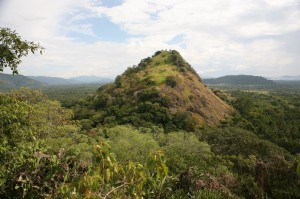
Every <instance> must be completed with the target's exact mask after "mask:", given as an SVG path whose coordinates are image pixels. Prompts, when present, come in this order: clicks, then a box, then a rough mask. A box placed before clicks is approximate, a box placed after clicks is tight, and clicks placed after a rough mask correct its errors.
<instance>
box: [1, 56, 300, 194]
mask: <svg viewBox="0 0 300 199" xmlns="http://www.w3.org/2000/svg"><path fill="white" fill-rule="evenodd" d="M159 74H162V75H161V76H160V75H159ZM98 87H99V86H97V85H94V86H89V85H84V86H79V87H75V86H63V87H62V86H61V87H58V86H56V87H48V88H45V89H43V92H44V93H46V94H47V95H48V96H47V95H45V94H43V93H42V92H41V91H37V90H30V89H27V88H22V89H19V90H13V91H9V92H6V93H0V157H1V158H0V198H174V199H175V198H299V197H300V176H299V170H300V169H299V165H298V164H297V163H298V161H299V154H300V145H299V143H300V137H299V135H300V132H299V124H300V109H299V107H300V106H299V105H300V104H299V103H300V102H299V99H300V92H299V88H298V87H296V86H295V87H293V88H290V89H280V87H274V89H271V88H270V87H269V89H268V90H266V89H264V90H263V89H262V87H260V88H259V89H258V90H257V89H253V87H252V86H249V87H244V88H245V90H243V91H241V90H237V89H233V88H232V87H229V88H228V87H227V88H228V89H226V90H225V89H224V88H225V87H224V85H223V86H222V87H220V88H219V89H217V88H216V87H214V92H212V91H210V90H209V89H208V88H207V87H205V86H204V85H203V84H202V82H201V80H200V78H199V77H198V75H195V72H194V71H193V69H192V68H191V67H190V66H189V65H188V64H187V63H186V62H185V61H184V60H183V59H182V57H181V56H180V55H179V54H178V52H176V51H158V52H156V53H155V54H154V56H152V57H151V58H146V59H144V60H142V61H141V63H140V64H139V65H138V66H136V67H132V68H129V69H127V71H126V72H125V73H124V74H123V75H120V76H118V77H117V78H116V80H115V83H114V84H108V85H104V86H102V87H100V88H99V89H98ZM97 89H98V90H97ZM220 89H222V91H221V90H220ZM216 95H218V96H219V97H217V96H216ZM220 98H221V99H222V100H224V101H226V102H227V103H228V104H230V105H231V106H232V107H233V108H231V107H230V106H229V105H226V104H225V103H224V102H223V101H221V100H220ZM56 100H58V101H56ZM224 104H225V105H224ZM211 107H214V108H215V107H217V108H218V109H217V110H218V111H216V110H215V109H214V108H211ZM224 110H226V111H224ZM216 112H221V114H223V115H222V117H220V118H217V119H216V117H218V114H217V113H216ZM212 113H213V114H212ZM224 113H228V114H227V117H224ZM297 173H298V174H297Z"/></svg>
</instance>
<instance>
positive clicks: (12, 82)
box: [0, 73, 113, 90]
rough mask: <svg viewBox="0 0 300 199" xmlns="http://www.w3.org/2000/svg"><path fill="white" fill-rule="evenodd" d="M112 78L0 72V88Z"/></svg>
mask: <svg viewBox="0 0 300 199" xmlns="http://www.w3.org/2000/svg"><path fill="white" fill-rule="evenodd" d="M112 81H113V80H112V79H109V78H105V77H97V76H78V77H72V78H69V79H66V78H60V77H47V76H24V75H11V74H5V73H0V89H4V90H7V89H16V88H20V87H30V88H39V87H44V86H54V85H76V84H78V85H79V84H103V83H108V82H112Z"/></svg>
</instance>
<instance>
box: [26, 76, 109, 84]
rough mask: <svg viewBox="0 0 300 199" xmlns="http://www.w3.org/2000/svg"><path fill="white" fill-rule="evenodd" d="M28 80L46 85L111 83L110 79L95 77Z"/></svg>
mask: <svg viewBox="0 0 300 199" xmlns="http://www.w3.org/2000/svg"><path fill="white" fill-rule="evenodd" d="M29 78H31V79H34V80H37V81H40V82H44V83H46V84H48V85H71V84H99V83H107V82H112V81H113V80H112V79H109V78H105V77H97V76H78V77H71V78H69V79H66V78H61V77H46V76H29Z"/></svg>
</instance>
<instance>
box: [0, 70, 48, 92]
mask: <svg viewBox="0 0 300 199" xmlns="http://www.w3.org/2000/svg"><path fill="white" fill-rule="evenodd" d="M46 85H47V84H46V83H42V82H40V81H37V80H33V79H30V78H28V77H25V76H23V75H11V74H4V73H0V89H14V88H20V87H30V88H38V87H42V86H46Z"/></svg>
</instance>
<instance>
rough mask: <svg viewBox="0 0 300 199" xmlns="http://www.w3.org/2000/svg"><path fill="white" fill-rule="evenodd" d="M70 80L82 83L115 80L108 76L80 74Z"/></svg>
mask: <svg viewBox="0 0 300 199" xmlns="http://www.w3.org/2000/svg"><path fill="white" fill-rule="evenodd" d="M70 80H75V81H78V82H81V83H85V84H87V83H107V82H113V79H110V78H106V77H97V76H78V77H71V78H70Z"/></svg>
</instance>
